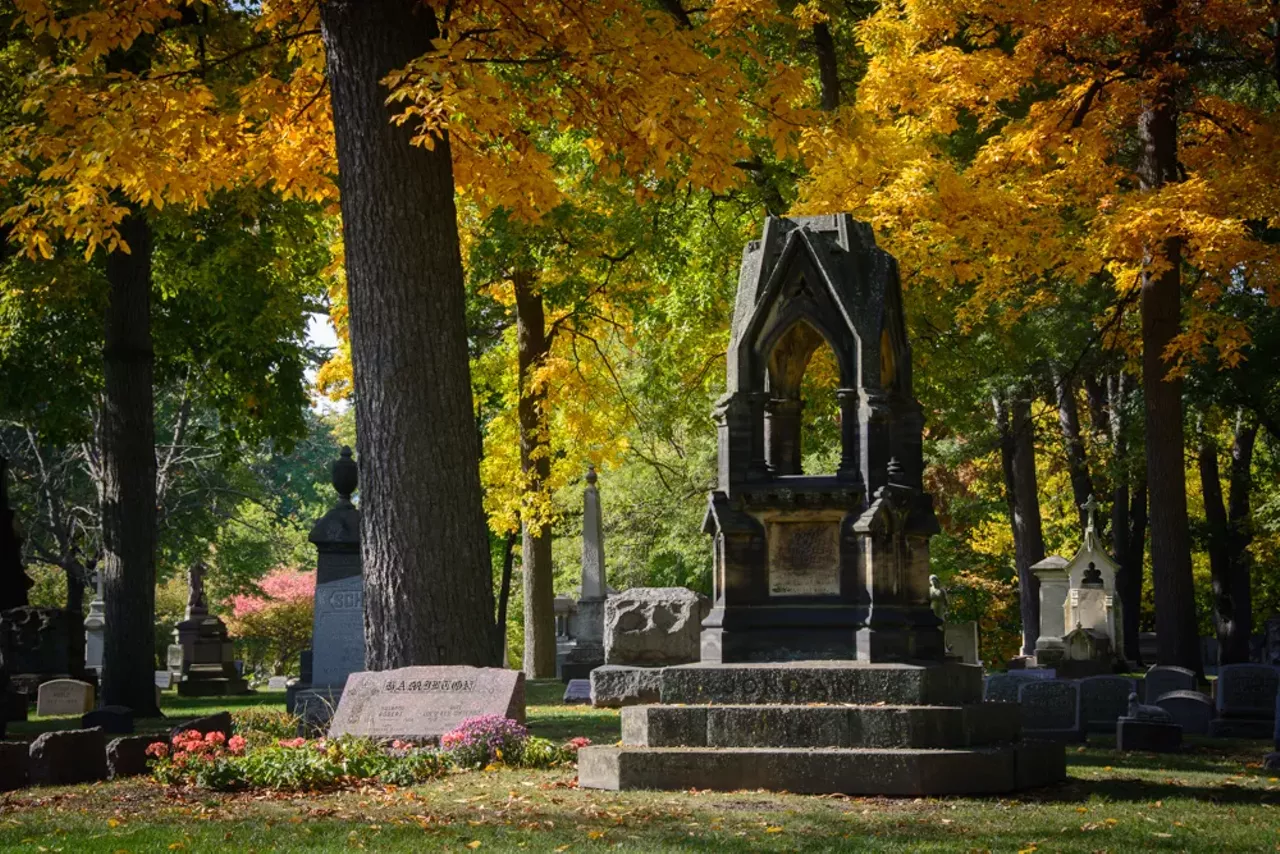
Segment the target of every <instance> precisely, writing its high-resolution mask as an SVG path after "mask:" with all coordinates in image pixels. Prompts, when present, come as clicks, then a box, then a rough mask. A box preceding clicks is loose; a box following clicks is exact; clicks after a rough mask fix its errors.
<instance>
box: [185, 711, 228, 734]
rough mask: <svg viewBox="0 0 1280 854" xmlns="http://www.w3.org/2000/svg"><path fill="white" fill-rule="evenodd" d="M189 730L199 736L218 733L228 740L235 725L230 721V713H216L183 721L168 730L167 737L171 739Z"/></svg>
mask: <svg viewBox="0 0 1280 854" xmlns="http://www.w3.org/2000/svg"><path fill="white" fill-rule="evenodd" d="M191 730H195V731H196V732H198V733H200V734H201V735H208V734H209V733H211V732H220V733H222V734H223V735H225V736H227V737H228V738H230V737H231V734H232V732H233V731H234V730H235V724H234V723H232V721H231V713H230V712H217V713H215V714H212V715H205V716H204V717H199V718H192V719H191V720H188V721H184V722H182V723H180V724H178V725H177V726H176V727H174V728H173V729H171V730H169V735H170V737H172V736H175V735H178V734H180V733H184V732H190V731H191Z"/></svg>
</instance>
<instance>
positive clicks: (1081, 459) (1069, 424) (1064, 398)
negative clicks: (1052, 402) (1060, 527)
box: [1053, 370, 1093, 531]
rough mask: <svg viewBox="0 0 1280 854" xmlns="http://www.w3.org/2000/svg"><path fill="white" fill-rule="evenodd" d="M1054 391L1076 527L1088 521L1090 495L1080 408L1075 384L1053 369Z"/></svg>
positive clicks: (1090, 488) (1083, 525) (1082, 526)
mask: <svg viewBox="0 0 1280 854" xmlns="http://www.w3.org/2000/svg"><path fill="white" fill-rule="evenodd" d="M1053 385H1054V392H1055V394H1056V396H1057V398H1058V426H1059V427H1061V428H1062V441H1063V444H1064V445H1065V446H1066V452H1067V471H1068V472H1069V473H1070V475H1071V495H1072V497H1073V498H1074V499H1075V505H1076V513H1077V514H1078V515H1079V518H1080V530H1082V531H1083V530H1084V528H1085V526H1086V525H1087V524H1088V513H1086V512H1085V509H1084V506H1083V505H1084V504H1085V503H1086V502H1087V501H1088V500H1089V497H1090V496H1091V495H1093V479H1092V478H1091V477H1089V460H1088V458H1087V457H1086V455H1085V450H1084V437H1083V436H1082V435H1081V433H1080V409H1079V407H1078V406H1077V404H1076V394H1075V392H1076V390H1075V385H1074V383H1073V382H1072V380H1071V378H1070V377H1067V376H1065V375H1064V374H1063V373H1062V372H1061V371H1058V370H1055V371H1054V376H1053Z"/></svg>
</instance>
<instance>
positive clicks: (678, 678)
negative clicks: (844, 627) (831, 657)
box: [661, 661, 982, 706]
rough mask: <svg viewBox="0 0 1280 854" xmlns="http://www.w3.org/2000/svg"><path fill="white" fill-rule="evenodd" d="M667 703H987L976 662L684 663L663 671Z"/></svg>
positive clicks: (914, 704)
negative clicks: (983, 700)
mask: <svg viewBox="0 0 1280 854" xmlns="http://www.w3.org/2000/svg"><path fill="white" fill-rule="evenodd" d="M661 691H662V702H663V703H664V704H670V703H691V704H704V703H714V704H759V705H777V704H782V705H786V704H798V705H804V704H806V703H846V704H854V705H874V704H876V703H884V704H888V705H906V706H934V705H941V706H959V705H965V704H969V703H980V702H982V668H981V667H980V666H978V665H976V664H956V663H954V662H946V663H923V664H870V663H866V662H857V661H796V662H777V663H767V664H763V663H762V664H756V663H750V664H684V665H678V666H674V667H667V668H664V669H663V671H662V686H661Z"/></svg>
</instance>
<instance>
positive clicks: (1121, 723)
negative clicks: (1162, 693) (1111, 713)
mask: <svg viewBox="0 0 1280 854" xmlns="http://www.w3.org/2000/svg"><path fill="white" fill-rule="evenodd" d="M1116 749H1118V750H1145V751H1149V752H1153V753H1173V752H1176V751H1178V750H1181V749H1182V727H1180V726H1178V725H1177V724H1169V723H1160V722H1158V721H1143V720H1133V719H1131V718H1120V720H1118V721H1116Z"/></svg>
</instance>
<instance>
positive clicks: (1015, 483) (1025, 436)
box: [993, 393, 1044, 655]
mask: <svg viewBox="0 0 1280 854" xmlns="http://www.w3.org/2000/svg"><path fill="white" fill-rule="evenodd" d="M1009 398H1010V399H1009V400H1007V401H1006V400H1004V399H1002V398H1001V397H1000V396H999V395H997V396H996V397H995V398H994V399H993V401H994V405H995V413H996V426H997V428H998V430H999V431H1000V462H1001V468H1002V469H1003V471H1004V485H1005V497H1006V500H1007V501H1008V503H1009V519H1010V523H1011V525H1012V527H1013V548H1014V565H1015V566H1016V568H1017V572H1018V590H1019V600H1020V601H1019V604H1020V611H1021V615H1022V654H1023V655H1033V654H1034V653H1035V651H1036V640H1037V639H1038V638H1039V637H1040V580H1039V579H1038V578H1036V576H1035V573H1033V572H1032V571H1031V567H1032V566H1033V565H1034V564H1037V563H1039V562H1040V561H1042V560H1044V533H1043V530H1042V527H1041V522H1040V495H1039V491H1038V488H1037V485H1036V457H1035V453H1036V451H1035V431H1034V425H1033V424H1032V421H1031V401H1030V400H1029V399H1027V398H1026V397H1025V396H1023V395H1021V394H1018V393H1013V394H1011V395H1009Z"/></svg>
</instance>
